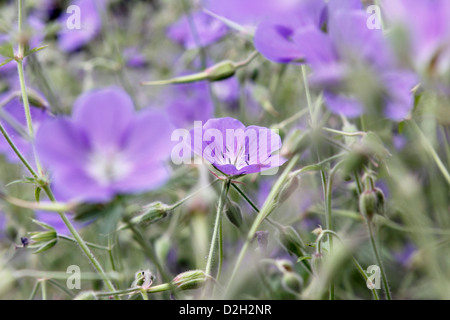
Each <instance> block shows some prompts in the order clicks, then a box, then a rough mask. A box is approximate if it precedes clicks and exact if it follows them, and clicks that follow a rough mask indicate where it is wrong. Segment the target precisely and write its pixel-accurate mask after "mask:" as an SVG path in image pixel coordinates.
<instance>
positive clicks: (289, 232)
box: [277, 226, 305, 258]
mask: <svg viewBox="0 0 450 320" xmlns="http://www.w3.org/2000/svg"><path fill="white" fill-rule="evenodd" d="M277 236H278V239H279V241H280V243H281V245H282V246H283V247H284V248H285V249H286V251H287V252H289V254H293V255H295V256H297V257H298V258H300V257H303V256H304V253H303V249H304V247H305V246H304V244H303V241H302V239H301V238H300V236H299V234H298V233H297V231H295V229H294V228H292V227H291V226H288V227H285V226H283V227H281V228H279V229H278V233H277Z"/></svg>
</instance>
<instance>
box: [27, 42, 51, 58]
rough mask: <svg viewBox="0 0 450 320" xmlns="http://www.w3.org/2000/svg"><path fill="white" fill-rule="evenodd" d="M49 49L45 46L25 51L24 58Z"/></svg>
mask: <svg viewBox="0 0 450 320" xmlns="http://www.w3.org/2000/svg"><path fill="white" fill-rule="evenodd" d="M47 47H48V45H45V46H41V47H37V48H34V49H31V50H29V51H25V55H24V56H25V57H27V56H29V55H31V54H33V53H36V52H38V51H41V50H44V49H45V48H47Z"/></svg>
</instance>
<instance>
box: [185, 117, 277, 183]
mask: <svg viewBox="0 0 450 320" xmlns="http://www.w3.org/2000/svg"><path fill="white" fill-rule="evenodd" d="M280 148H281V138H280V136H279V135H278V134H276V133H274V132H273V131H272V130H270V129H268V128H264V127H258V126H249V127H245V126H244V125H243V124H242V123H241V122H240V121H239V120H236V119H233V118H219V119H210V120H208V121H207V122H206V123H205V124H204V125H203V127H201V128H200V127H194V129H192V130H191V149H192V150H193V151H194V152H195V153H196V154H197V155H200V156H201V157H203V158H204V159H205V160H206V161H208V162H209V163H211V164H212V165H213V166H214V167H215V168H216V169H217V170H219V171H220V172H222V173H223V174H226V175H228V176H240V175H244V174H250V173H256V172H261V171H265V170H268V169H272V168H276V167H279V166H281V165H283V164H284V163H285V162H286V159H284V158H282V157H280V156H279V155H278V154H273V153H274V152H275V151H277V150H279V149H280Z"/></svg>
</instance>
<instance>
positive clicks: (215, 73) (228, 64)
mask: <svg viewBox="0 0 450 320" xmlns="http://www.w3.org/2000/svg"><path fill="white" fill-rule="evenodd" d="M205 73H206V75H207V79H208V80H209V81H220V80H225V79H228V78H230V77H232V76H234V74H235V73H236V65H235V63H234V62H233V61H230V60H225V61H222V62H219V63H217V64H215V65H213V66H212V67H210V68H208V69H206V70H205Z"/></svg>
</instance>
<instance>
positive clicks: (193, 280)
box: [172, 270, 207, 290]
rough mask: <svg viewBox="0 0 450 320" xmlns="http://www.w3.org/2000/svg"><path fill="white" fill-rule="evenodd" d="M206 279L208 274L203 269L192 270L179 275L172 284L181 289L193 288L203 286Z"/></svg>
mask: <svg viewBox="0 0 450 320" xmlns="http://www.w3.org/2000/svg"><path fill="white" fill-rule="evenodd" d="M206 280H207V276H206V274H205V272H204V271H203V270H192V271H186V272H183V273H180V274H179V275H177V276H176V277H175V278H174V279H173V280H172V284H173V285H174V286H176V287H177V288H178V289H180V290H191V289H198V288H201V287H202V286H203V285H204V284H205V283H206Z"/></svg>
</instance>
